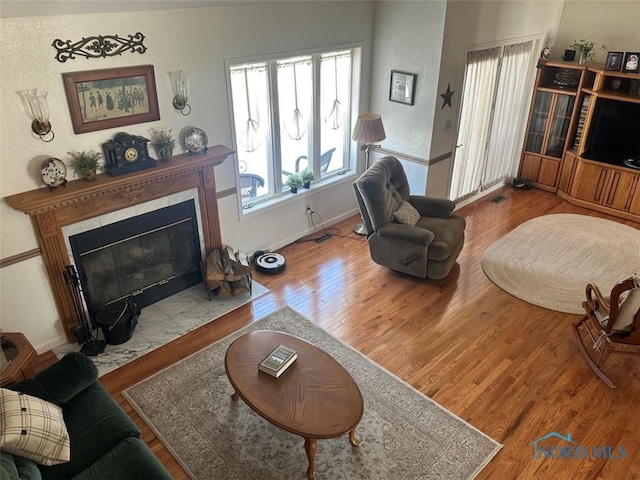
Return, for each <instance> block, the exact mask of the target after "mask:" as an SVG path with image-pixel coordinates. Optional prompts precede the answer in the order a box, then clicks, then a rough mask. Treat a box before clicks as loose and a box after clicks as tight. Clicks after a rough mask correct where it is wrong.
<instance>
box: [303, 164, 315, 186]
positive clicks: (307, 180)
mask: <svg viewBox="0 0 640 480" xmlns="http://www.w3.org/2000/svg"><path fill="white" fill-rule="evenodd" d="M314 178H316V176H315V175H314V174H313V172H312V171H311V170H309V167H307V168H305V169H304V170H302V171H301V172H300V180H302V186H303V187H304V188H309V187H310V186H311V181H312V180H313V179H314Z"/></svg>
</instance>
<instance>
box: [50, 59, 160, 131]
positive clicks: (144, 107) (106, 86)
mask: <svg viewBox="0 0 640 480" xmlns="http://www.w3.org/2000/svg"><path fill="white" fill-rule="evenodd" d="M62 78H63V81H64V88H65V91H66V94H67V102H68V103H69V111H70V113H71V122H72V124H73V131H74V132H75V133H87V132H94V131H96V130H105V129H108V128H115V127H122V126H124V125H134V124H136V123H144V122H152V121H154V120H160V111H159V109H158V97H157V94H156V80H155V74H154V70H153V65H140V66H135V67H119V68H108V69H102V70H87V71H83V72H71V73H64V74H62Z"/></svg>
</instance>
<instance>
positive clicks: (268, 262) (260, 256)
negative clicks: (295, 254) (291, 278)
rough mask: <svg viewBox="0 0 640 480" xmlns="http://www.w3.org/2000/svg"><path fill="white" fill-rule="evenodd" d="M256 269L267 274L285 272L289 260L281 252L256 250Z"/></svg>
mask: <svg viewBox="0 0 640 480" xmlns="http://www.w3.org/2000/svg"><path fill="white" fill-rule="evenodd" d="M254 258H255V264H256V270H258V271H259V272H262V273H267V274H276V273H280V272H283V271H284V269H285V268H286V266H287V261H286V260H285V259H284V257H283V256H282V255H280V254H279V253H262V252H256V255H255V257H254Z"/></svg>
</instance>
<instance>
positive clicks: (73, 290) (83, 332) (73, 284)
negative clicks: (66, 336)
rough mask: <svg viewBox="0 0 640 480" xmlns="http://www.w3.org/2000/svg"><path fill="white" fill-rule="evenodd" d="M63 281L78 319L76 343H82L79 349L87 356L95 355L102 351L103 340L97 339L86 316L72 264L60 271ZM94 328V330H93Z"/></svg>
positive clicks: (96, 333)
mask: <svg viewBox="0 0 640 480" xmlns="http://www.w3.org/2000/svg"><path fill="white" fill-rule="evenodd" d="M62 274H63V276H64V282H65V284H66V285H67V288H68V289H69V293H70V295H71V300H72V303H73V309H74V311H75V314H76V320H77V321H78V323H77V325H76V327H75V334H76V338H77V340H78V344H80V345H82V348H81V349H80V351H81V352H82V353H84V354H85V355H87V356H89V357H95V356H96V355H98V354H100V353H102V352H103V351H104V347H105V341H104V340H98V328H97V327H96V328H95V329H94V327H93V323H92V322H91V321H90V319H89V318H88V317H87V312H86V311H85V308H84V303H83V301H82V290H81V288H80V279H79V278H78V273H77V272H76V268H75V267H74V266H73V265H67V266H66V267H64V271H63V272H62ZM94 330H95V332H94Z"/></svg>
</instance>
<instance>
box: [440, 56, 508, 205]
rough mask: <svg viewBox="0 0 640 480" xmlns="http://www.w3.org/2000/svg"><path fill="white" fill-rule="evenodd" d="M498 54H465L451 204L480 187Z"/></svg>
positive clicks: (496, 75) (496, 74) (450, 194)
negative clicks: (465, 60)
mask: <svg viewBox="0 0 640 480" xmlns="http://www.w3.org/2000/svg"><path fill="white" fill-rule="evenodd" d="M500 50H501V48H500V47H495V48H489V49H486V50H475V51H471V52H468V53H467V66H466V72H465V79H464V89H463V94H462V107H461V108H462V111H461V117H460V126H459V130H458V138H457V141H456V151H455V159H454V165H453V175H452V179H451V189H450V193H449V198H451V199H452V200H455V201H459V200H463V199H464V198H466V197H468V196H470V195H472V194H473V193H475V192H476V191H477V190H478V189H479V187H480V183H481V180H482V174H483V167H484V157H485V149H486V144H487V139H488V137H489V125H490V122H491V106H492V103H493V92H494V91H495V87H496V82H497V78H498V65H499V62H500Z"/></svg>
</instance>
